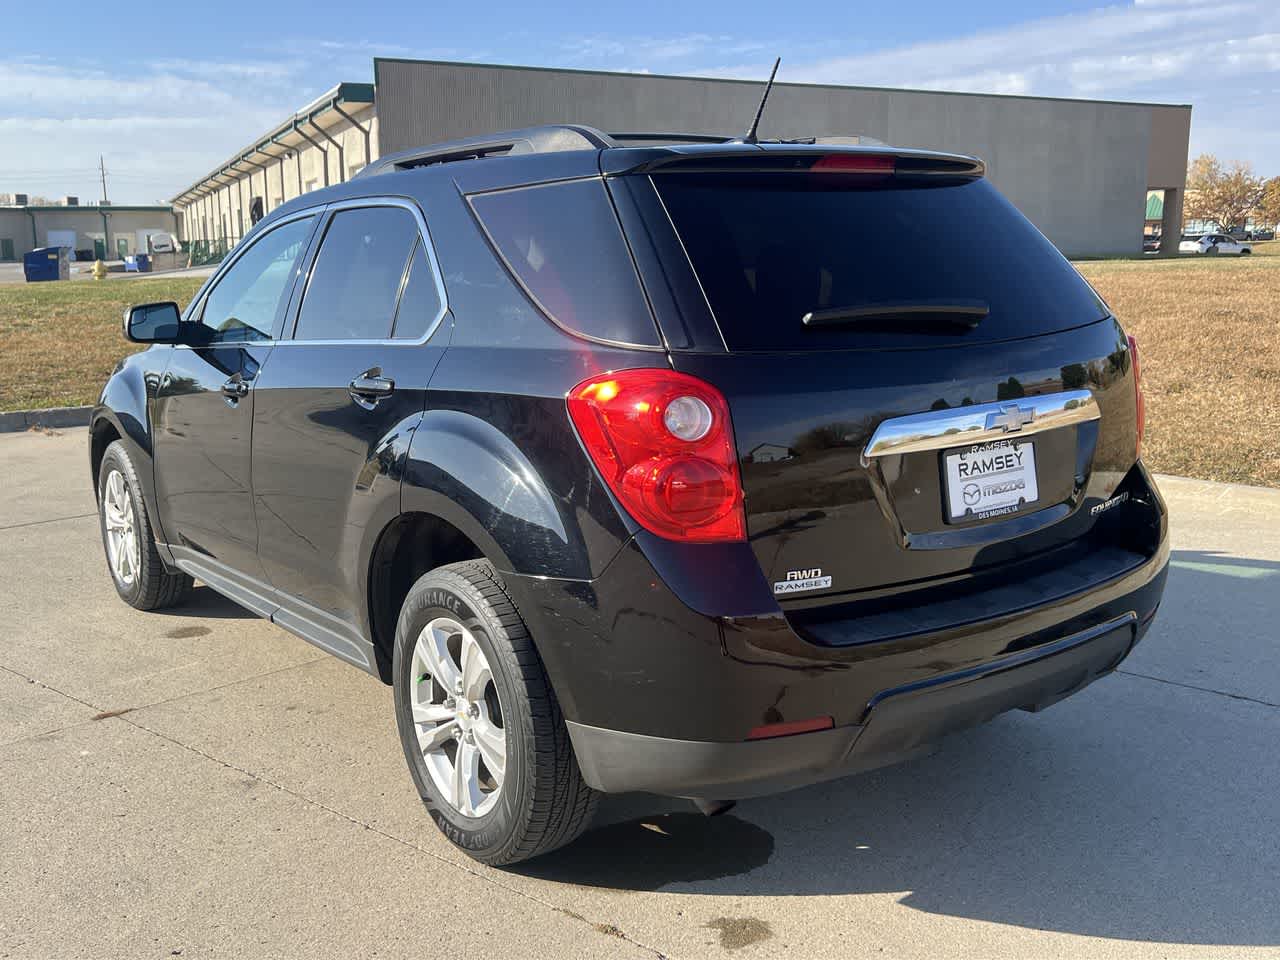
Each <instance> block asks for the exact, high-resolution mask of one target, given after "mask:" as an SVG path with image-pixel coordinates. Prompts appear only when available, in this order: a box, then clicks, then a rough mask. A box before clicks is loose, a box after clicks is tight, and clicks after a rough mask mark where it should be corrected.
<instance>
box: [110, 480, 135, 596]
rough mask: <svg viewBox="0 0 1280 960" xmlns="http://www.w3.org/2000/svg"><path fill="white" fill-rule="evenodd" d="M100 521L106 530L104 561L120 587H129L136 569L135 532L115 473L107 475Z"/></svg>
mask: <svg viewBox="0 0 1280 960" xmlns="http://www.w3.org/2000/svg"><path fill="white" fill-rule="evenodd" d="M102 518H103V521H104V523H105V525H106V528H107V561H108V562H109V563H110V564H111V572H112V573H113V574H114V575H115V578H116V579H117V580H118V581H120V583H121V584H123V585H124V586H126V587H130V586H133V581H134V580H135V579H137V576H138V566H139V550H138V530H137V524H135V523H134V516H133V498H132V497H131V496H129V487H128V484H126V483H125V479H124V474H122V473H121V472H120V471H119V470H112V471H111V472H110V473H109V474H107V483H106V488H105V489H104V490H103V494H102Z"/></svg>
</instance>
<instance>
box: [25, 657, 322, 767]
mask: <svg viewBox="0 0 1280 960" xmlns="http://www.w3.org/2000/svg"><path fill="white" fill-rule="evenodd" d="M332 659H333V657H331V656H330V655H328V654H324V653H322V654H320V655H319V656H317V657H312V658H311V659H310V660H303V661H302V662H300V663H291V664H289V665H288V666H284V667H276V668H275V669H274V670H264V671H263V672H262V673H255V674H252V675H251V676H248V677H240V678H239V679H236V680H228V681H227V682H226V683H220V684H218V685H217V686H216V687H205V688H204V689H202V690H191V691H189V692H187V693H179V694H175V695H174V696H172V697H168V698H166V699H164V700H153V701H152V702H151V703H144V704H142V705H141V706H138V707H126V708H124V710H125V712H126V713H134V712H136V711H138V710H147V709H149V708H151V707H162V706H164V705H166V704H169V703H174V702H176V701H178V700H184V699H186V698H187V697H194V696H198V695H199V694H202V693H213V692H214V691H216V690H225V689H226V688H227V687H234V686H235V685H236V684H238V683H248V682H249V681H250V680H259V679H261V678H263V677H270V676H272V675H274V674H277V673H284V672H285V671H286V670H296V669H297V668H299V667H305V666H309V665H310V664H313V663H320V662H321V661H323V660H332ZM0 670H3V671H5V673H10V674H13V676H15V677H18V678H20V679H22V680H25V681H27V683H34V684H35V685H36V686H38V687H43V688H44V689H45V690H48V691H50V692H51V693H56V694H58V696H60V697H64V698H66V699H67V700H71V701H72V702H73V703H78V704H80V705H81V706H83V707H88V708H89V709H90V710H93V711H95V715H94V716H92V717H86V718H85V719H83V720H77V721H75V723H67V724H63V725H62V726H60V727H53V728H52V729H50V730H43V731H41V732H40V733H28V734H27V735H25V736H22V737H17V738H15V739H13V740H5V741H4V742H2V743H0V748H4V747H11V746H13V745H14V744H17V743H25V742H26V741H27V740H38V739H39V738H40V737H47V736H49V734H51V733H62V732H63V731H64V730H71V729H73V728H75V727H80V726H84V725H85V724H88V723H96V722H98V721H101V720H109V719H112V718H113V717H116V716H120V715H121V714H115V713H111V712H109V711H104V710H103V709H102V708H101V707H100V706H98V705H97V704H94V703H90V702H89V701H88V700H81V699H80V698H79V697H74V696H72V695H71V694H69V693H66V692H65V691H63V690H59V689H58V688H57V687H52V686H50V685H49V684H47V683H45V682H44V681H43V680H37V679H36V678H35V677H28V676H27V675H26V674H25V673H21V672H19V671H17V670H14V669H13V668H12V667H6V666H5V665H4V664H0ZM104 713H105V714H106V716H104V715H103V714H104Z"/></svg>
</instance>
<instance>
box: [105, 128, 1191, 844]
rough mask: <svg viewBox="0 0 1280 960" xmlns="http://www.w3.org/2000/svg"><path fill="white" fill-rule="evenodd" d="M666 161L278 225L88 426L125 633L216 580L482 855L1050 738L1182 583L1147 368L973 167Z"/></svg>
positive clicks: (516, 136) (419, 155)
mask: <svg viewBox="0 0 1280 960" xmlns="http://www.w3.org/2000/svg"><path fill="white" fill-rule="evenodd" d="M665 139H666V140H667V141H668V142H657V141H656V140H654V139H644V138H643V137H641V136H638V135H630V136H627V137H624V136H623V135H617V136H607V135H605V134H602V133H600V132H599V131H596V130H592V129H590V128H585V127H571V126H559V127H543V128H536V129H530V130H522V131H517V132H514V133H509V134H503V135H497V136H493V137H484V138H476V139H473V140H468V141H461V142H456V143H451V144H446V145H444V146H439V147H433V148H429V149H423V150H417V151H410V152H406V153H403V154H397V155H392V156H387V157H385V158H383V159H381V160H379V161H377V162H375V163H373V164H372V165H370V166H369V167H368V168H366V169H365V170H364V171H363V172H362V173H361V174H360V175H359V176H357V177H355V178H353V179H352V180H351V181H350V182H348V183H345V184H341V185H339V186H335V187H331V188H327V189H324V190H320V191H317V192H314V193H310V194H307V195H306V196H303V197H300V198H298V199H296V200H294V201H292V202H290V203H287V204H285V205H284V206H282V207H281V208H280V209H278V210H276V211H274V212H273V213H271V215H269V216H268V217H266V218H265V219H264V220H263V221H262V222H261V223H259V224H258V225H257V226H256V227H254V229H253V230H252V231H251V232H250V233H249V234H248V236H246V237H245V239H244V241H243V242H241V243H240V244H239V245H238V246H237V247H236V248H235V250H234V251H233V252H232V254H231V255H230V256H229V257H228V258H227V260H226V261H225V262H224V263H223V264H222V266H221V267H220V268H219V270H218V272H217V273H216V274H214V276H213V277H211V278H210V279H209V281H208V282H207V283H206V284H205V285H204V287H203V288H202V289H201V290H200V292H199V293H198V294H197V296H196V297H195V299H194V300H193V301H192V303H191V304H190V306H189V307H188V308H187V309H186V311H185V312H183V313H181V314H180V313H179V311H178V308H177V307H176V306H175V305H174V304H172V303H165V304H147V305H144V306H139V307H135V308H133V309H132V310H130V311H129V312H128V314H127V315H126V317H125V333H126V336H128V337H129V339H131V340H134V341H136V342H140V343H153V344H156V346H154V347H153V348H152V349H150V350H145V351H143V352H141V353H137V354H135V355H133V356H131V357H129V358H128V359H126V360H125V361H123V362H122V363H121V364H120V366H119V367H118V368H117V370H116V371H115V373H114V374H113V375H112V377H111V379H110V381H109V382H108V383H107V385H106V387H105V389H104V390H103V392H102V397H101V400H100V401H99V403H98V405H97V407H96V409H95V410H94V413H93V417H92V428H91V451H90V459H91V465H92V470H93V477H94V481H95V483H96V484H97V492H98V500H99V503H100V505H101V518H102V534H103V539H104V542H105V545H106V551H107V556H108V560H109V566H110V570H111V574H112V576H113V578H114V580H115V584H116V588H117V589H118V591H119V593H120V595H121V597H123V598H124V599H125V600H126V601H127V602H128V603H130V604H132V605H133V606H135V607H138V608H140V609H153V608H157V607H162V606H165V605H169V604H174V603H177V602H179V601H181V599H182V598H183V597H184V595H185V594H186V593H187V591H188V590H189V589H190V587H191V584H192V579H193V578H196V579H199V580H201V581H203V582H204V583H205V584H207V585H208V586H210V587H212V588H213V589H214V590H217V591H218V592H220V593H223V594H225V595H226V596H228V597H231V598H233V599H234V600H236V601H238V602H239V603H241V604H243V605H244V606H246V607H248V608H249V609H250V610H253V611H254V612H256V613H258V614H260V615H261V616H263V617H268V618H270V619H271V620H272V621H274V622H276V623H278V624H280V625H281V626H282V627H284V628H285V629H287V630H289V631H291V632H293V633H296V634H297V635H299V636H301V637H303V638H304V639H306V640H308V641H310V642H312V643H314V644H316V645H317V646H320V647H322V648H324V649H325V650H328V651H329V652H331V653H333V654H335V655H336V656H338V657H341V658H342V659H344V660H347V661H349V662H350V663H353V664H355V665H356V666H359V667H361V668H363V669H365V670H367V671H369V672H371V673H374V674H376V675H378V676H379V677H381V678H382V679H383V680H384V681H386V682H387V683H389V684H391V685H392V686H393V687H394V702H395V712H396V718H397V721H398V723H399V729H400V739H401V741H402V745H403V747H404V751H405V755H406V757H407V759H408V763H409V769H410V772H411V773H412V776H413V779H414V782H415V783H416V784H417V787H418V790H419V791H420V793H421V795H422V799H423V801H424V803H425V804H426V806H427V809H428V810H429V811H430V812H431V815H432V816H433V817H434V818H435V820H436V822H437V823H438V824H439V826H440V828H441V829H442V830H443V831H444V833H445V834H446V835H447V836H448V838H449V839H450V840H452V841H453V842H454V843H456V844H457V845H458V846H460V847H461V848H463V849H464V850H465V851H467V852H468V853H469V854H471V855H472V856H474V857H476V858H477V859H479V860H483V861H485V862H488V863H496V864H505V863H514V862H517V861H520V860H523V859H526V858H529V857H532V856H536V855H538V854H541V853H544V852H546V851H548V850H551V849H553V848H555V847H557V846H559V845H562V844H564V843H567V842H568V841H570V840H571V839H573V838H574V837H575V836H577V835H578V834H579V833H580V832H581V831H582V830H583V829H584V827H585V826H586V824H587V822H588V820H589V818H590V814H591V811H592V808H593V805H594V800H595V798H596V797H597V795H598V792H601V791H603V792H620V791H650V792H654V793H658V794H666V795H670V796H679V797H689V798H693V799H694V800H696V801H697V802H698V803H699V805H700V806H701V807H702V808H703V809H704V810H707V811H712V810H715V809H717V808H719V807H722V806H723V805H724V804H725V803H727V802H728V801H730V800H733V799H735V798H742V797H749V796H753V795H759V794H762V793H768V792H771V791H778V790H783V789H787V788H791V787H796V786H800V785H803V784H808V783H813V782H815V781H818V780H822V779H825V778H830V777H836V776H841V775H844V774H847V773H850V772H854V771H857V770H861V769H866V768H868V767H872V766H876V765H881V764H884V763H887V762H890V761H893V760H896V759H900V758H902V757H905V756H908V755H911V754H912V753H914V752H915V751H917V750H918V749H920V748H921V747H923V746H924V745H926V744H928V743H930V742H932V741H933V740H935V739H937V738H938V737H939V736H941V735H943V734H946V733H948V732H949V731H952V730H956V729H958V728H962V727H965V726H969V725H972V724H975V723H979V722H982V721H985V720H988V719H990V718H991V717H993V716H995V715H996V714H998V713H1000V712H1002V711H1005V710H1009V709H1012V708H1015V707H1016V708H1024V709H1028V710H1039V709H1040V708H1042V707H1044V706H1046V705H1048V704H1051V703H1053V702H1054V701H1056V700H1059V699H1061V698H1063V697H1065V696H1068V695H1069V694H1071V693H1073V692H1075V691H1077V690H1079V689H1080V688H1082V687H1084V686H1085V685H1086V684H1088V683H1089V682H1091V681H1092V680H1094V679H1096V678H1098V677H1100V676H1102V675H1103V674H1105V673H1107V672H1108V671H1110V670H1112V669H1113V668H1114V667H1115V666H1116V665H1117V664H1118V663H1119V662H1120V661H1121V660H1123V659H1124V657H1125V656H1126V655H1127V654H1128V653H1129V651H1130V650H1131V649H1132V648H1133V646H1134V644H1135V643H1136V642H1137V641H1138V639H1139V638H1140V637H1141V636H1142V635H1143V633H1144V632H1145V631H1146V629H1147V627H1148V626H1149V624H1150V623H1151V619H1152V617H1153V616H1154V614H1155V611H1156V607H1157V604H1158V603H1159V600H1160V596H1161V592H1162V590H1163V587H1164V579H1165V568H1166V561H1167V557H1168V548H1167V542H1166V526H1167V524H1166V515H1165V508H1164V505H1163V502H1162V500H1161V498H1160V495H1159V494H1158V493H1157V491H1156V488H1155V486H1154V484H1153V483H1152V480H1151V477H1150V475H1149V474H1148V473H1147V471H1146V469H1145V468H1144V467H1143V464H1142V462H1141V460H1140V459H1139V444H1140V441H1141V436H1142V424H1143V410H1142V405H1143V401H1142V392H1141V387H1140V384H1139V376H1138V362H1137V355H1136V353H1135V350H1134V345H1133V342H1132V340H1131V339H1129V338H1127V337H1126V336H1125V334H1124V332H1123V331H1122V330H1121V328H1120V325H1119V324H1118V323H1117V322H1116V320H1115V318H1114V317H1113V316H1112V315H1111V313H1110V311H1109V310H1108V308H1107V306H1106V305H1105V304H1104V303H1103V302H1102V300H1100V299H1099V297H1098V296H1097V295H1096V294H1095V293H1094V291H1093V290H1092V289H1091V288H1090V287H1089V285H1088V284H1087V283H1085V282H1084V281H1083V280H1082V279H1081V278H1080V276H1079V275H1078V274H1077V273H1076V271H1075V270H1074V269H1072V267H1071V265H1070V264H1069V263H1067V262H1066V261H1065V260H1064V259H1063V258H1062V257H1061V256H1060V255H1059V254H1058V252H1057V251H1056V250H1055V249H1054V248H1053V246H1052V245H1051V244H1050V243H1049V242H1048V241H1047V240H1046V239H1045V238H1044V237H1043V236H1041V234H1040V233H1038V232H1037V231H1036V229H1035V228H1034V227H1032V225H1031V224H1030V223H1028V222H1027V221H1026V220H1025V219H1024V218H1023V217H1022V216H1021V215H1020V214H1019V213H1018V212H1017V211H1016V210H1015V209H1014V208H1013V207H1012V206H1011V205H1010V204H1009V203H1008V202H1007V201H1006V200H1004V199H1003V198H1002V197H1001V195H1000V194H999V193H998V192H997V191H996V190H995V188H994V187H992V186H991V184H990V183H989V182H988V181H987V180H986V179H984V176H983V167H982V164H981V163H980V162H979V161H977V160H974V159H972V158H969V157H962V156H954V155H945V154H939V153H932V152H924V151H919V150H902V149H895V148H890V147H883V146H877V147H865V146H864V147H849V146H843V145H831V144H824V143H822V142H821V141H818V142H814V143H805V144H797V143H759V144H753V143H746V142H741V141H730V140H720V139H718V138H701V139H702V140H703V141H705V142H696V141H697V140H698V139H699V138H688V142H676V141H680V140H681V138H678V137H674V136H671V137H667V138H665ZM975 227H980V228H981V230H980V233H981V235H982V238H983V240H982V242H981V243H975V242H974V241H973V237H974V230H975Z"/></svg>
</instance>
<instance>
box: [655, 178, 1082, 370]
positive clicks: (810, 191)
mask: <svg viewBox="0 0 1280 960" xmlns="http://www.w3.org/2000/svg"><path fill="white" fill-rule="evenodd" d="M840 180H841V181H843V182H844V183H846V184H847V183H848V182H849V181H848V179H846V178H840ZM654 183H655V184H656V185H657V188H658V191H659V193H660V194H661V195H662V199H663V201H664V203H665V204H666V206H667V209H668V211H669V212H670V214H671V218H672V221H673V223H674V224H675V227H676V230H677V232H678V233H679V234H680V238H681V240H682V241H683V242H684V245H685V248H686V249H687V250H688V253H689V257H690V260H691V261H692V263H693V267H694V269H695V271H696V272H697V274H698V278H699V280H700V281H701V283H702V287H703V289H704V291H705V292H706V295H707V300H708V301H709V303H710V305H711V309H712V310H713V311H714V312H715V316H716V320H717V322H718V323H719V325H720V329H721V332H722V333H723V335H724V338H725V342H726V343H727V344H728V346H729V348H730V349H732V350H815V349H838V348H841V347H876V346H909V345H927V344H933V343H943V342H947V341H951V340H955V341H962V342H972V341H975V340H1001V339H1008V338H1013V337H1025V336H1034V335H1037V334H1041V333H1049V332H1052V331H1056V330H1062V329H1066V328H1068V327H1074V326H1079V325H1081V324H1085V323H1090V322H1092V321H1094V320H1098V319H1100V318H1102V317H1103V316H1105V315H1106V308H1105V307H1104V306H1103V304H1102V303H1101V301H1100V300H1099V299H1098V298H1097V296H1096V295H1095V294H1094V293H1093V291H1092V290H1091V289H1090V287H1089V285H1088V284H1087V283H1085V282H1084V281H1083V280H1082V279H1081V278H1080V276H1079V275H1078V274H1077V273H1076V271H1075V270H1074V268H1072V266H1071V265H1070V264H1069V263H1068V262H1067V261H1066V260H1064V259H1063V258H1062V257H1061V256H1060V255H1059V253H1058V252H1057V250H1056V249H1055V248H1054V247H1053V245H1052V244H1051V243H1049V241H1048V240H1046V239H1045V238H1044V237H1043V236H1042V235H1041V234H1040V233H1039V231H1037V230H1036V229H1035V227H1033V226H1032V225H1031V224H1030V223H1029V222H1028V221H1027V220H1026V218H1024V217H1023V216H1022V215H1021V214H1020V213H1019V212H1018V211H1017V210H1016V209H1015V208H1014V207H1013V205H1012V204H1010V203H1009V202H1008V201H1007V200H1005V199H1004V198H1003V197H1002V196H1001V195H1000V194H999V193H998V192H997V191H996V190H995V188H994V187H992V186H991V184H990V183H988V182H987V181H986V180H982V179H978V180H953V179H948V180H945V181H922V180H915V181H905V182H904V181H901V180H895V181H890V182H889V183H888V184H886V185H883V186H872V187H865V186H856V187H842V186H840V185H835V181H834V180H832V181H831V184H832V185H828V183H827V180H826V179H825V178H824V177H822V176H814V175H812V174H805V175H791V174H782V173H768V174H755V175H748V174H743V175H738V174H662V175H657V176H655V177H654ZM922 302H930V303H968V304H972V303H974V302H982V303H985V304H986V305H987V306H988V307H989V310H990V312H989V314H988V315H987V316H986V317H985V318H984V319H982V320H981V322H980V323H979V324H978V326H977V327H975V328H974V329H972V330H962V329H961V328H959V327H957V326H956V325H955V324H954V323H947V322H945V321H943V322H934V321H933V320H931V319H930V318H919V317H917V318H915V319H913V320H911V321H910V322H906V321H890V320H885V321H872V322H865V321H864V322H862V323H860V324H856V325H836V326H822V327H806V326H805V325H804V324H803V323H802V322H801V321H802V318H803V317H804V316H805V314H807V313H810V312H813V311H821V310H836V309H843V308H854V309H856V308H859V307H869V306H872V305H883V304H895V303H896V304H909V303H916V304H919V303H922Z"/></svg>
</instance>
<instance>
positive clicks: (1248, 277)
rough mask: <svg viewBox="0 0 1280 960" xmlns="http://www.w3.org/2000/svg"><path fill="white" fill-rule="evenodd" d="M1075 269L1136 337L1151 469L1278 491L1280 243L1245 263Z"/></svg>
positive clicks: (1102, 264) (1104, 264) (1112, 264)
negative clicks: (1144, 392)
mask: <svg viewBox="0 0 1280 960" xmlns="http://www.w3.org/2000/svg"><path fill="white" fill-rule="evenodd" d="M1273 247H1274V250H1273V249H1272V248H1273ZM1078 266H1079V268H1080V272H1081V273H1083V274H1084V275H1085V277H1087V278H1088V280H1089V281H1090V282H1091V283H1092V284H1093V285H1094V286H1095V287H1096V288H1097V289H1098V292H1099V293H1101V294H1102V296H1103V297H1105V298H1106V300H1107V302H1108V303H1110V304H1111V307H1112V309H1113V310H1115V312H1116V316H1118V317H1119V318H1120V321H1121V323H1122V324H1124V327H1125V329H1126V330H1127V331H1128V332H1129V333H1131V334H1133V335H1134V336H1136V337H1137V338H1138V346H1139V354H1140V356H1141V360H1142V380H1143V384H1144V385H1145V387H1146V395H1147V437H1146V441H1145V443H1144V445H1143V458H1144V459H1145V460H1146V462H1147V465H1148V466H1149V467H1150V468H1151V469H1153V470H1156V471H1159V472H1161V473H1173V474H1180V475H1182V476H1188V477H1200V478H1202V479H1205V480H1226V481H1232V482H1236V483H1254V484H1266V485H1268V486H1280V241H1273V242H1272V243H1269V244H1260V245H1259V246H1258V247H1257V252H1256V253H1255V255H1254V256H1253V257H1248V258H1239V259H1236V258H1229V259H1228V258H1223V259H1220V260H1211V259H1201V258H1196V259H1191V258H1185V259H1178V260H1168V261H1163V260H1161V261H1157V260H1147V261H1096V262H1090V263H1081V264H1078Z"/></svg>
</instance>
